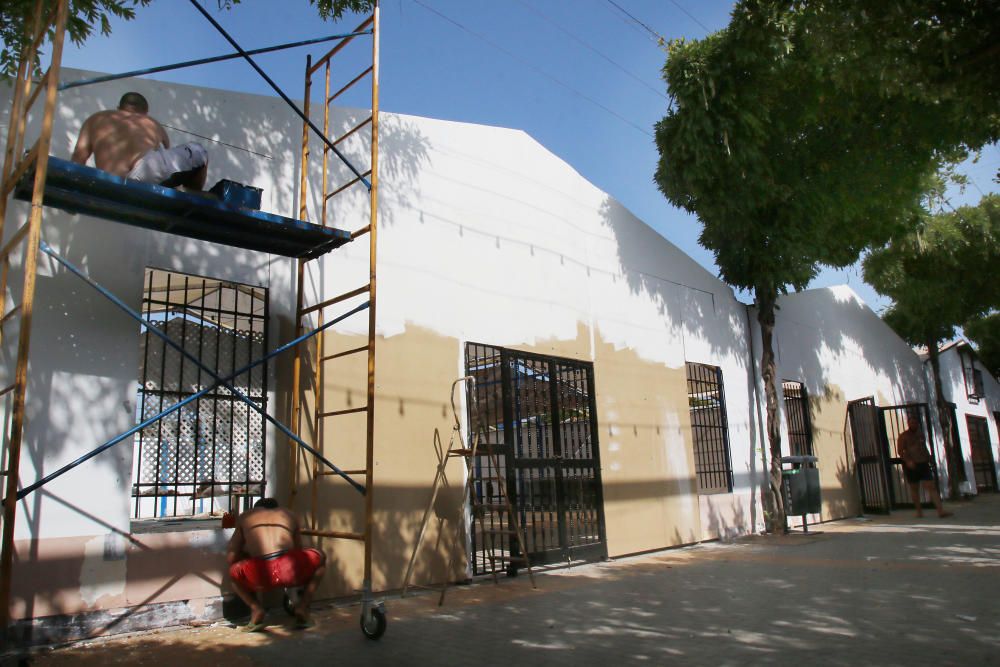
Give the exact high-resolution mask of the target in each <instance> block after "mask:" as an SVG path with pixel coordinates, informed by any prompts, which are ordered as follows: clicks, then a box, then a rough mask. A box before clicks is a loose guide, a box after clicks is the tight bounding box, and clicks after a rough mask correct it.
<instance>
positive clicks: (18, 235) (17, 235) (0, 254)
mask: <svg viewBox="0 0 1000 667" xmlns="http://www.w3.org/2000/svg"><path fill="white" fill-rule="evenodd" d="M30 226H31V222H30V221H29V222H26V223H24V224H23V225H21V228H20V229H18V230H17V231H16V232H14V235H13V236H12V237H10V240H9V241H7V245H5V246H4V247H3V248H2V249H0V261H2V260H5V259H7V256H8V255H10V252H11V250H13V249H14V247H15V246H17V244H18V243H20V242H21V241H23V240H24V239H25V237H26V236H27V235H28V228H29V227H30Z"/></svg>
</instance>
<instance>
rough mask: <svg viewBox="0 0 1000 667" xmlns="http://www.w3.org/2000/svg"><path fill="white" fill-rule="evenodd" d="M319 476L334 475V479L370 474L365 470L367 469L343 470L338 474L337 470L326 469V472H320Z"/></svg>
mask: <svg viewBox="0 0 1000 667" xmlns="http://www.w3.org/2000/svg"><path fill="white" fill-rule="evenodd" d="M319 474H320V475H332V476H334V477H341V476H343V475H366V474H368V471H367V470H365V469H363V468H362V469H361V470H341V471H340V472H337V471H336V470H325V469H324V470H320V471H319Z"/></svg>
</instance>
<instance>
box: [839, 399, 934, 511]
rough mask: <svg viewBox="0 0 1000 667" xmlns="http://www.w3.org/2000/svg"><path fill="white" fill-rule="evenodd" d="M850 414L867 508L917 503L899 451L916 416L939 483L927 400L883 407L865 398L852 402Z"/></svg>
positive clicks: (921, 492)
mask: <svg viewBox="0 0 1000 667" xmlns="http://www.w3.org/2000/svg"><path fill="white" fill-rule="evenodd" d="M847 414H848V419H849V422H850V426H851V436H852V439H853V440H854V458H855V463H856V465H857V474H858V483H859V486H860V487H861V506H862V508H863V511H865V512H881V513H885V512H888V511H889V510H891V509H899V508H904V507H913V506H914V504H913V499H912V498H911V497H910V488H909V485H908V484H907V483H906V478H905V476H904V475H903V460H902V459H901V458H899V456H898V452H897V451H896V442H897V441H898V440H899V435H900V434H901V433H902V432H903V431H905V430H906V429H907V427H909V426H910V425H911V422H913V420H915V425H916V428H917V429H918V430H919V432H920V434H921V437H923V439H924V446H925V447H927V450H928V452H930V455H931V470H932V471H933V473H934V483H935V484H938V468H937V455H936V453H935V451H934V446H933V443H932V442H931V438H930V433H931V429H930V423H931V422H930V412H929V411H928V409H927V404H926V403H906V404H904V405H890V406H886V407H883V408H880V407H877V406H876V405H875V399H874V398H864V399H860V400H857V401H851V402H850V403H848V406H847ZM920 494H921V498H920V501H921V503H926V502H929V501H930V498H928V497H926V492H925V491H924V490H923V489H922V488H921V490H920Z"/></svg>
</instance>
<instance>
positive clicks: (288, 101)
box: [191, 0, 372, 190]
mask: <svg viewBox="0 0 1000 667" xmlns="http://www.w3.org/2000/svg"><path fill="white" fill-rule="evenodd" d="M191 4H192V5H194V7H195V9H197V10H198V11H199V12H200V13H201V15H202V16H204V17H205V18H206V19H208V22H209V23H211V24H212V26H213V27H214V28H215V29H216V30H218V31H219V34H221V35H222V36H223V37H225V39H226V41H227V42H229V43H230V44H231V45H232V47H233V48H234V49H236V50H237V51H239V53H240V55H241V56H243V59H244V60H246V61H247V63H249V64H250V66H251V67H253V68H254V70H255V71H256V72H257V73H258V74H260V76H261V77H262V78H263V79H264V81H266V82H267V84H268V85H269V86H271V89H272V90H274V92H276V93H278V97H280V98H281V99H282V100H284V101H285V104H287V105H288V106H289V107H291V109H292V111H294V112H295V113H296V114H298V116H299V117H300V118H301V119H302V120H304V121H305V122H306V123H308V125H309V127H310V128H311V129H312V131H313V132H315V133H316V135H317V136H319V137H320V138H321V139H322V140H323V143H325V144H326V145H327V146H330V147H331V148H332V149H333V152H334V154H336V156H337V157H339V158H340V160H341V161H342V162H343V163H344V164H345V165H347V168H348V169H350V170H351V171H352V172H354V175H355V176H357V177H358V178H360V179H361V180H362V181H363V182H364V184H365V187H367V188H368V189H369V190H370V189H371V187H372V186H371V183H369V182H368V181H366V180H365V179H364V177H362V176H361V173H360V172H359V171H358V170H357V169H356V168H355V166H354V165H353V164H351V162H350V161H349V160H348V159H347V157H346V156H344V154H343V153H341V152H340V151H339V150H337V148H336V146H333V144H331V143H330V140H329V139H327V138H326V137H325V136H324V135H323V133H322V132H321V131H320V129H319V128H318V127H316V125H315V123H313V122H312V121H311V120H309V117H308V116H306V115H305V114H304V113H302V110H301V109H299V107H298V106H297V105H296V104H295V102H293V101H292V100H291V98H290V97H288V95H286V94H285V91H283V90H282V89H281V88H279V87H278V84H276V83H275V82H274V81H273V80H272V79H271V77H269V76H268V75H267V73H266V72H265V71H264V70H262V69H261V68H260V66H259V65H258V64H257V63H256V62H254V59H253V58H251V57H250V55H249V54H248V53H247V52H246V51H244V50H243V48H242V47H241V46H240V45H239V44H237V43H236V40H235V39H233V38H232V37H230V36H229V33H228V32H226V30H225V29H224V28H223V27H222V26H221V25H219V22H218V21H216V20H215V19H214V18H212V15H211V14H209V13H208V12H207V11H206V10H205V8H204V7H202V6H201V5H199V4H198V0H191ZM346 43H347V41H346V40H345V41H344V42H341V44H346Z"/></svg>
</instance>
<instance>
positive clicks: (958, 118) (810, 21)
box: [655, 0, 1000, 292]
mask: <svg viewBox="0 0 1000 667" xmlns="http://www.w3.org/2000/svg"><path fill="white" fill-rule="evenodd" d="M936 6H937V7H938V9H940V12H941V13H940V16H939V15H938V14H936V13H935V9H934V7H936ZM998 6H1000V3H986V2H984V3H979V2H972V1H971V0H970V1H966V2H944V1H942V2H927V0H919V1H917V0H912V1H900V2H893V3H888V2H884V1H883V0H873V1H869V2H865V1H859V0H829V1H825V2H824V1H811V2H805V1H800V2H782V1H779V0H744V1H743V2H741V3H739V4H738V5H737V6H736V8H735V9H734V11H733V18H732V21H731V23H730V25H729V26H728V27H727V28H726V29H725V30H722V31H720V32H718V33H715V34H713V35H710V36H709V37H707V38H705V39H703V40H700V41H693V42H687V41H683V40H680V41H674V42H672V43H671V44H670V46H669V51H668V53H669V55H668V59H667V63H666V65H665V67H664V76H665V79H666V81H667V83H668V85H669V88H670V92H671V94H672V96H673V98H674V100H675V106H674V107H673V108H672V109H671V110H670V112H669V113H668V115H667V116H666V117H665V118H664V119H663V120H661V121H660V122H659V123H657V126H656V141H657V146H658V148H659V150H660V156H661V157H660V161H659V164H658V168H657V171H656V176H655V178H656V182H657V184H658V186H659V187H660V189H661V191H662V192H663V193H664V194H665V195H666V197H667V198H668V199H669V200H670V201H671V202H672V203H674V204H675V205H677V206H680V207H682V208H684V209H686V210H688V211H690V212H693V213H695V214H697V216H698V218H699V219H700V221H701V222H702V224H703V231H702V234H701V238H700V241H701V243H702V245H704V246H705V247H707V248H708V249H710V250H712V251H713V253H714V254H715V257H716V262H717V264H718V265H719V268H720V271H721V273H722V277H723V278H724V279H725V280H726V281H727V282H729V283H730V284H733V285H735V286H738V287H742V288H747V289H754V290H756V289H758V288H760V289H764V290H776V291H778V292H780V291H784V290H785V289H787V288H788V287H789V286H790V287H794V288H802V287H804V286H805V285H806V284H807V283H808V282H809V280H810V279H811V278H812V277H813V276H814V275H815V273H816V271H817V270H818V268H819V266H820V265H830V266H845V265H848V264H851V263H853V262H854V261H856V259H857V257H858V255H859V254H860V252H861V251H862V250H863V249H864V248H865V247H866V246H868V245H870V244H879V243H882V242H884V241H886V240H887V239H888V238H889V237H890V236H891V235H892V234H894V233H898V232H899V231H900V230H901V229H904V228H906V227H907V226H910V225H912V224H913V222H914V221H915V220H916V219H917V216H918V213H919V207H918V204H919V201H920V196H921V193H922V191H923V190H924V188H925V187H926V182H927V178H928V176H929V175H930V174H932V173H934V171H935V169H936V167H937V165H938V163H939V162H940V161H941V159H942V156H943V154H945V153H947V152H950V151H953V150H954V149H955V148H956V147H959V146H962V145H968V146H972V147H978V146H979V145H982V143H983V142H985V141H991V140H994V139H995V138H996V137H997V134H998V133H997V110H998V108H1000V106H998V92H997V91H998V90H1000V81H997V80H996V77H997V74H996V71H995V70H996V69H998V68H995V67H991V66H990V62H991V61H988V60H985V59H984V56H985V54H987V53H992V52H993V51H995V47H996V44H997V42H996V40H995V39H994V40H993V41H992V42H991V41H989V40H990V39H992V38H993V37H995V34H996V30H997V25H998V24H1000V21H993V19H994V18H997V19H1000V10H998V9H997V7H998ZM945 9H949V10H950V11H949V12H945V11H944V10H945ZM935 40H936V41H935ZM934 45H937V46H934ZM987 70H988V71H987ZM974 74H976V75H980V76H973V75H974ZM991 82H992V83H995V84H997V85H996V88H991V87H990V85H991Z"/></svg>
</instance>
